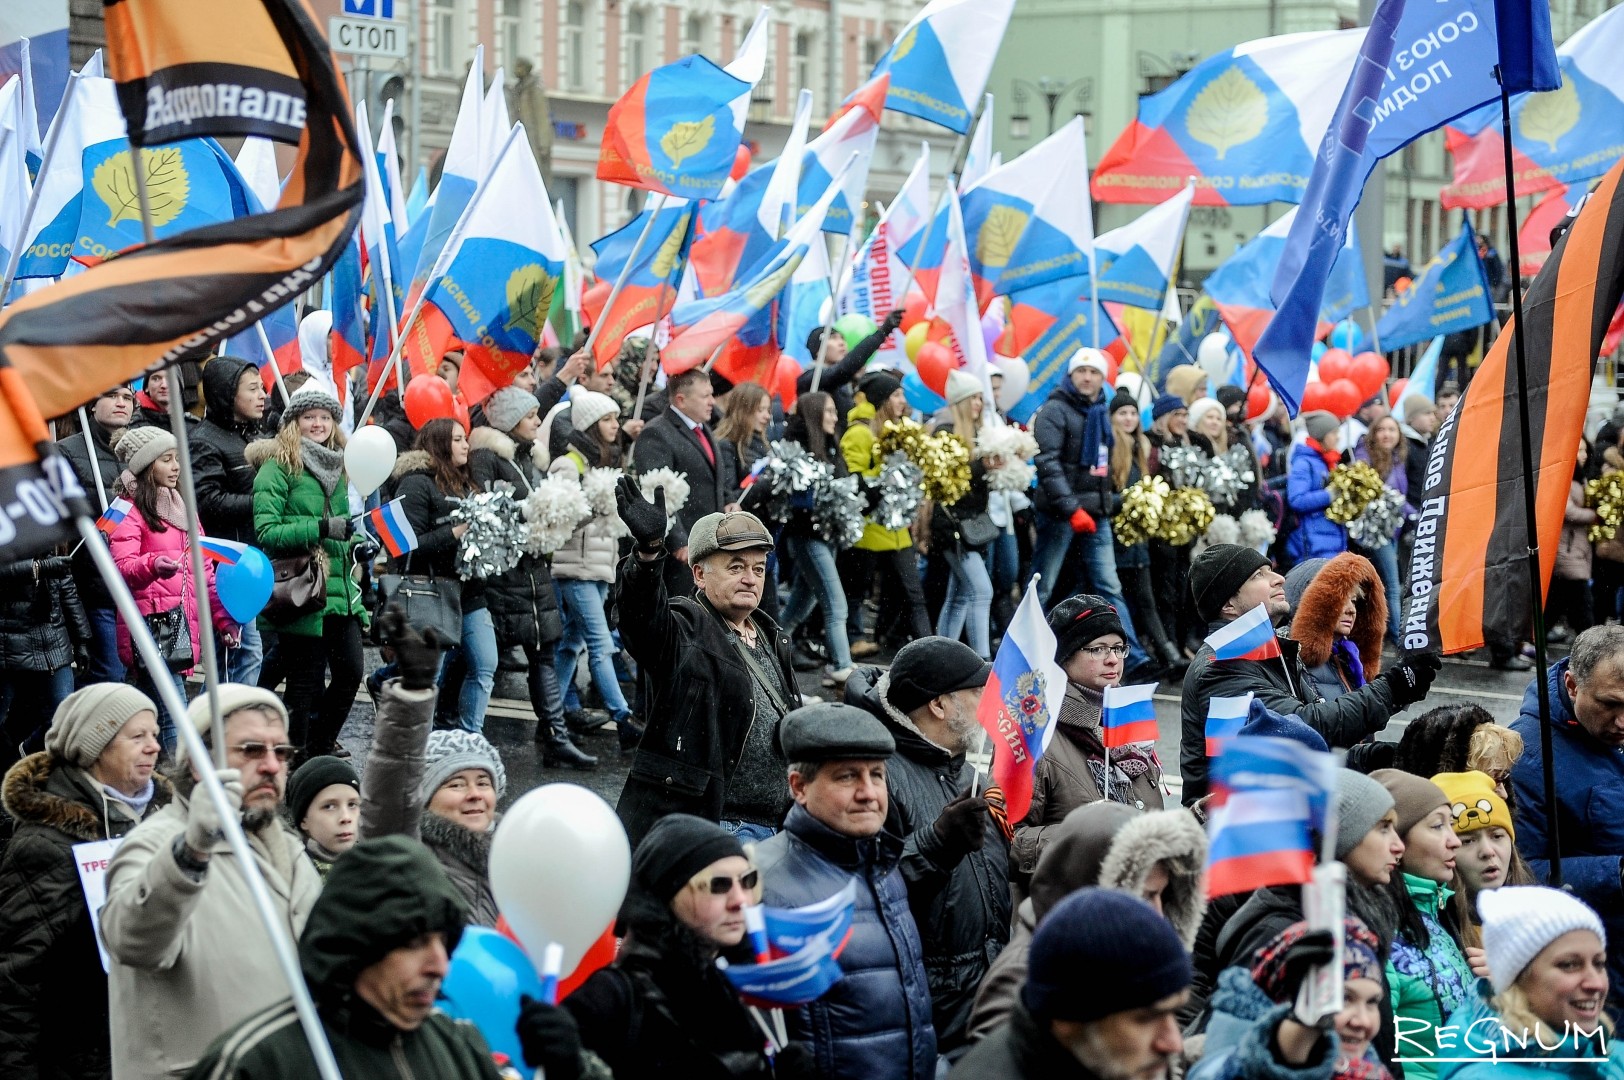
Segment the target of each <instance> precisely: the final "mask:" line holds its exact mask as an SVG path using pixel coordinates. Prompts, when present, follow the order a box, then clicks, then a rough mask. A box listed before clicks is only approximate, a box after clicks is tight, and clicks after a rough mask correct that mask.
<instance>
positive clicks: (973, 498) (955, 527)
mask: <svg viewBox="0 0 1624 1080" xmlns="http://www.w3.org/2000/svg"><path fill="white" fill-rule="evenodd" d="M988 495H989V489H988V487H987V467H986V465H985V464H984V463H983V462H982V460H981V459H980V458H976V459H975V460H974V461H972V462H970V490H969V491H966V492H965V493H964V494H963V495H961V496H959V500H958V502H955V503H951V504H948V505H946V506H944V505H942V504H940V503H938V504H937V505H935V506H933V507H931V511H930V548H931V550H932V551H934V552H943V553H945V552H949V551H961V552H962V551H981V550H983V549H981V548H976V547H971V546H970V545H968V544H966V543H965V542H964V535H963V533H962V531H961V525H962V523H963V522H964V521H966V520H967V519H969V518H973V517H975V516H976V515H977V514H984V513H986V512H987V498H988Z"/></svg>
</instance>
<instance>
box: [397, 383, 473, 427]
mask: <svg viewBox="0 0 1624 1080" xmlns="http://www.w3.org/2000/svg"><path fill="white" fill-rule="evenodd" d="M404 404H405V406H406V419H407V420H410V421H411V423H412V427H414V428H420V427H422V426H423V425H424V424H426V423H428V422H429V421H430V420H450V419H451V418H452V417H454V416H455V415H456V411H455V409H454V408H453V407H452V400H451V387H450V386H448V385H447V384H446V381H445V380H444V379H442V378H440V376H438V375H413V376H412V381H411V382H409V383H407V384H406V400H405V402H404ZM463 412H464V415H465V416H466V415H467V410H464V411H463Z"/></svg>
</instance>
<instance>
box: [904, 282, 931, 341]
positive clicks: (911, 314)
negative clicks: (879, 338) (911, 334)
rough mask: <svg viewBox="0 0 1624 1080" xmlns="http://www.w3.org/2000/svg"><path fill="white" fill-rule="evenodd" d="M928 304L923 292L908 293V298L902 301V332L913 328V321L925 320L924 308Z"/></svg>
mask: <svg viewBox="0 0 1624 1080" xmlns="http://www.w3.org/2000/svg"><path fill="white" fill-rule="evenodd" d="M928 304H929V301H927V300H926V299H925V294H924V293H920V292H909V293H908V298H907V299H906V300H904V301H903V302H902V330H903V333H907V332H908V331H909V330H911V329H913V327H914V324H915V323H921V322H924V321H925V308H926V307H927V306H928Z"/></svg>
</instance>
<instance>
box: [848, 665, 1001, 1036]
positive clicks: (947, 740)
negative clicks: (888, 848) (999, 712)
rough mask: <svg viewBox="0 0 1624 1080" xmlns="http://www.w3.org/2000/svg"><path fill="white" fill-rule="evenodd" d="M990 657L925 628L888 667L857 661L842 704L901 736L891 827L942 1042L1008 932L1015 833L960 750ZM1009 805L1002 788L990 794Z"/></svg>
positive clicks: (973, 735) (964, 1019) (970, 738)
mask: <svg viewBox="0 0 1624 1080" xmlns="http://www.w3.org/2000/svg"><path fill="white" fill-rule="evenodd" d="M991 674H992V665H991V664H989V663H987V662H986V661H985V660H983V659H981V657H980V656H978V655H977V654H976V651H975V650H974V649H972V648H970V646H968V645H966V644H964V643H963V642H961V641H953V640H950V639H948V638H945V637H923V638H920V639H919V640H918V641H912V642H909V643H908V644H907V645H905V646H903V648H902V649H901V650H899V651H898V652H897V655H896V659H895V660H894V661H892V663H891V669H890V670H889V671H882V670H881V669H879V668H873V667H860V668H858V669H857V670H856V671H855V672H853V673H852V677H851V679H850V680H848V681H847V683H846V702H847V704H850V705H855V706H857V707H858V708H861V709H864V710H866V711H867V712H868V714H869V715H870V716H873V717H875V718H876V719H878V720H879V721H880V723H882V724H884V725H885V728H886V730H887V731H889V732H890V733H891V737H892V738H893V739H895V740H896V744H897V752H896V756H895V757H893V758H892V759H891V768H890V772H889V773H888V774H887V777H886V781H887V785H886V786H887V791H888V794H889V796H890V803H891V809H890V815H889V827H890V828H891V830H892V831H893V832H895V833H896V834H897V835H899V836H901V837H902V838H903V855H902V876H903V878H904V879H905V880H906V881H907V883H908V898H909V901H910V903H911V904H912V907H913V910H914V912H915V913H916V914H917V921H918V923H919V936H920V940H921V942H922V944H923V946H924V951H925V962H926V972H927V973H928V974H929V977H930V994H931V1000H932V1003H933V1020H934V1023H935V1027H936V1042H937V1048H938V1049H939V1050H940V1051H941V1053H942V1054H944V1055H945V1056H947V1057H949V1058H952V1057H956V1056H957V1055H956V1053H955V1051H957V1050H959V1049H960V1048H961V1047H962V1046H964V1045H965V1034H966V1031H967V1029H968V1028H969V1023H970V1010H971V1008H972V1007H973V1006H974V1005H975V1000H976V988H977V987H979V986H980V985H981V980H982V978H983V976H985V975H986V974H987V969H988V968H989V967H991V966H992V962H993V960H994V959H996V958H997V956H998V953H999V952H1000V951H1001V950H1002V949H1003V947H1004V946H1005V945H1006V944H1007V943H1008V942H1009V931H1010V915H1011V907H1010V904H1011V900H1010V891H1009V861H1010V860H1009V840H1008V839H1007V838H1006V836H1005V833H1004V826H1003V824H1002V822H1001V821H1000V817H1002V816H1003V815H1002V814H1000V815H999V817H994V816H993V814H992V812H991V811H990V809H989V808H988V805H987V803H988V796H989V792H988V790H987V784H986V782H985V781H983V780H982V779H981V778H979V777H978V776H977V775H976V770H975V767H974V766H973V765H971V764H969V763H968V762H967V761H965V759H964V756H965V754H967V753H968V752H969V751H970V750H972V749H974V748H975V747H976V745H977V744H978V743H979V742H980V741H981V736H982V732H981V725H980V724H978V723H977V722H976V705H977V703H978V702H979V701H980V700H981V691H982V688H983V687H985V686H986V685H987V677H988V676H989V675H991ZM994 801H995V802H997V804H998V806H999V809H1000V810H1002V796H1001V795H998V796H995V799H994Z"/></svg>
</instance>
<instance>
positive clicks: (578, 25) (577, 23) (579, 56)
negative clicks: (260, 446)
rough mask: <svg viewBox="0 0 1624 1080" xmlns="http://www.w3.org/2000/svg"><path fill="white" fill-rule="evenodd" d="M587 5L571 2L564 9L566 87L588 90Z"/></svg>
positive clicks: (572, 0)
mask: <svg viewBox="0 0 1624 1080" xmlns="http://www.w3.org/2000/svg"><path fill="white" fill-rule="evenodd" d="M586 57H587V49H586V4H584V3H582V2H581V0H570V3H569V4H567V5H566V6H565V8H564V85H565V86H567V87H569V88H570V89H571V90H585V89H586V64H587V60H586Z"/></svg>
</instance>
